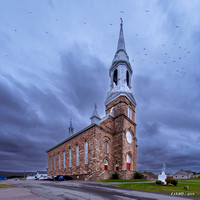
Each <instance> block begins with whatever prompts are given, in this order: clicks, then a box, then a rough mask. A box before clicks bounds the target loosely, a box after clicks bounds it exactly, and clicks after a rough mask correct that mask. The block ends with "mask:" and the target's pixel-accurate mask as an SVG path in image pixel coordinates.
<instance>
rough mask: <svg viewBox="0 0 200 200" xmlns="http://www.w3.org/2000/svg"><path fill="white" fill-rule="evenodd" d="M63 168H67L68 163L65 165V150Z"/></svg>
mask: <svg viewBox="0 0 200 200" xmlns="http://www.w3.org/2000/svg"><path fill="white" fill-rule="evenodd" d="M63 168H64V169H65V168H66V165H65V151H63Z"/></svg>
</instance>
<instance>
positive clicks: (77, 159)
mask: <svg viewBox="0 0 200 200" xmlns="http://www.w3.org/2000/svg"><path fill="white" fill-rule="evenodd" d="M76 166H79V147H78V145H76Z"/></svg>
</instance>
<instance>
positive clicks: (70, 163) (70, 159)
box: [69, 148, 72, 167]
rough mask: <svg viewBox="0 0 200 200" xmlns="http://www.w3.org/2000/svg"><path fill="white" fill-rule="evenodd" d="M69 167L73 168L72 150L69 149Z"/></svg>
mask: <svg viewBox="0 0 200 200" xmlns="http://www.w3.org/2000/svg"><path fill="white" fill-rule="evenodd" d="M69 167H72V150H71V148H69Z"/></svg>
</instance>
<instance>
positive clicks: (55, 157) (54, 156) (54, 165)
mask: <svg viewBox="0 0 200 200" xmlns="http://www.w3.org/2000/svg"><path fill="white" fill-rule="evenodd" d="M54 170H56V156H55V155H54Z"/></svg>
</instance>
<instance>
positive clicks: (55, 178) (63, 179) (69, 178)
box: [52, 175, 73, 181]
mask: <svg viewBox="0 0 200 200" xmlns="http://www.w3.org/2000/svg"><path fill="white" fill-rule="evenodd" d="M52 180H54V181H68V180H73V178H72V177H71V176H62V175H58V176H54V177H53V179H52Z"/></svg>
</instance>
